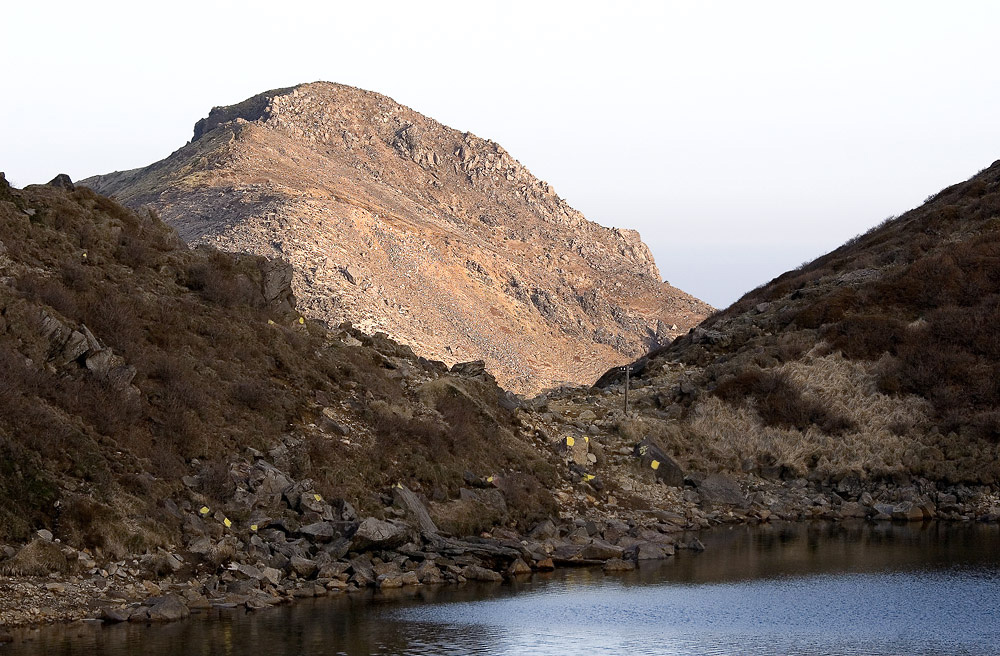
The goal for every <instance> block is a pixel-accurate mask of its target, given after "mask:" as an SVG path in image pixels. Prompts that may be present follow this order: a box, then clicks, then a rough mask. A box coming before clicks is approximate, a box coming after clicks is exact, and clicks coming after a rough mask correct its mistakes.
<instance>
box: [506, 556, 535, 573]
mask: <svg viewBox="0 0 1000 656" xmlns="http://www.w3.org/2000/svg"><path fill="white" fill-rule="evenodd" d="M507 573H508V574H510V575H511V576H524V575H525V574H531V567H529V566H528V563H526V562H524V561H523V560H521V559H520V558H516V559H515V560H514V562H512V563H511V564H510V566H508V567H507Z"/></svg>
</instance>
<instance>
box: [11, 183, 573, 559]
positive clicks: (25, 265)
mask: <svg viewBox="0 0 1000 656" xmlns="http://www.w3.org/2000/svg"><path fill="white" fill-rule="evenodd" d="M61 184H62V185H63V187H64V188H60V187H59V186H56V185H48V186H31V187H28V188H26V189H25V190H23V191H18V190H14V189H11V188H10V187H9V186H8V185H7V183H6V181H4V180H3V179H2V177H0V283H2V284H0V408H2V412H0V540H4V539H24V538H25V537H26V536H27V535H28V534H29V533H30V532H31V531H33V530H35V529H38V528H43V527H48V528H49V529H52V530H54V532H55V533H56V535H57V536H60V537H62V539H63V540H64V541H68V542H71V543H73V544H77V545H78V546H91V547H95V546H96V547H102V548H103V549H105V551H106V552H110V553H117V554H122V553H125V552H126V551H139V552H140V553H141V552H142V551H143V550H144V549H145V548H147V547H152V546H155V545H157V544H166V543H167V542H173V543H177V542H178V541H179V532H180V529H181V524H182V522H181V519H182V515H180V514H178V512H177V509H178V507H179V506H182V508H181V509H182V510H183V509H184V508H183V506H184V504H187V505H188V506H190V505H191V504H195V506H194V507H195V508H197V505H198V504H202V503H204V504H205V505H207V506H210V507H212V508H224V509H226V511H227V513H228V516H229V517H230V518H241V519H249V514H250V513H251V512H252V511H253V509H254V508H255V507H256V506H254V504H253V503H251V502H249V501H248V500H247V498H246V494H247V492H246V490H245V489H244V490H242V491H241V490H240V489H239V486H237V485H236V484H235V483H234V480H235V479H233V478H232V477H233V474H232V471H233V470H232V468H233V467H237V466H238V463H239V462H241V461H242V460H246V459H248V460H249V461H250V462H252V461H253V460H254V455H253V454H255V453H256V454H257V455H258V456H259V455H260V454H269V455H267V456H266V457H267V458H268V460H270V461H272V462H273V463H274V464H275V465H277V466H279V467H281V469H282V470H283V471H285V472H286V474H287V475H288V476H291V477H293V478H294V479H307V478H308V479H311V483H309V484H310V485H314V486H315V489H316V490H319V491H321V493H322V494H323V495H325V496H326V497H328V498H330V499H335V498H346V499H349V500H350V502H351V503H352V504H354V505H355V506H357V508H358V509H359V510H361V511H372V510H378V509H380V508H381V507H382V505H383V504H382V502H381V501H380V500H379V496H378V495H379V493H380V492H382V491H384V490H388V489H390V487H391V486H392V485H393V484H395V483H397V482H399V481H405V482H406V483H407V484H408V485H410V486H411V487H412V488H414V489H417V490H420V491H421V492H422V493H423V494H425V495H427V496H428V497H435V498H437V499H441V500H444V499H448V498H450V497H456V496H457V495H458V491H459V488H460V487H461V486H463V485H467V483H466V482H465V479H464V478H463V475H464V474H465V472H466V471H474V472H479V473H496V474H498V475H499V474H500V473H501V472H505V471H506V472H509V474H508V476H511V475H513V476H514V477H515V480H523V484H524V485H527V486H528V487H530V489H531V490H535V491H537V492H538V494H537V495H536V494H534V493H532V494H527V493H526V494H525V495H523V499H522V501H523V502H522V504H521V506H520V507H522V508H523V510H524V511H525V512H527V513H528V515H526V517H527V516H531V517H532V518H533V519H534V518H537V517H539V516H545V514H546V509H549V510H550V509H551V508H552V504H553V502H552V501H551V496H550V495H549V494H548V492H546V491H544V490H545V489H546V488H548V487H551V486H553V485H555V484H556V481H557V476H556V470H555V469H554V468H553V467H552V466H551V465H549V464H548V462H547V460H546V458H551V457H552V456H551V455H550V454H549V453H547V451H546V450H539V449H537V448H536V446H535V445H534V444H533V443H532V442H531V441H530V440H528V439H525V438H524V437H523V436H522V434H521V431H520V429H519V428H518V422H517V420H516V417H515V415H514V412H513V408H514V405H513V404H512V403H511V401H510V398H509V395H508V394H506V393H503V392H502V391H501V390H500V389H499V388H498V387H497V386H496V384H495V382H493V381H492V380H491V379H490V378H489V377H487V376H483V375H478V376H476V375H475V374H476V372H475V371H472V372H470V375H466V376H462V375H458V374H449V373H447V369H446V368H445V367H444V365H443V364H441V363H440V362H431V361H428V360H425V359H420V358H417V357H415V356H414V355H413V354H412V352H411V351H410V350H409V349H408V348H406V347H402V346H399V345H397V344H395V343H394V342H391V341H389V340H387V339H385V338H384V337H381V336H376V337H369V336H366V335H364V334H363V333H360V332H358V331H356V330H350V329H347V328H344V329H337V330H334V331H327V330H326V329H324V328H323V327H322V325H321V324H319V323H317V322H314V321H306V320H303V319H302V318H300V316H299V315H298V313H297V312H296V311H295V309H294V298H293V296H292V294H291V292H290V289H289V286H288V283H289V280H290V278H291V271H290V267H289V266H288V265H287V264H284V263H281V262H275V261H269V260H266V259H264V258H261V257H257V256H243V255H230V254H226V253H221V252H218V251H216V250H214V249H210V248H205V247H201V248H198V249H194V250H190V249H188V247H187V246H185V244H184V243H183V241H181V240H180V239H179V238H178V237H177V235H176V233H175V232H174V231H173V230H171V229H170V228H168V227H167V226H166V225H164V224H163V223H162V222H160V221H159V219H157V218H156V217H155V216H153V215H150V214H135V213H133V212H131V211H129V210H127V209H125V208H123V207H122V206H120V205H118V204H117V203H115V202H114V201H111V200H110V199H108V198H105V197H102V196H99V195H97V194H95V193H94V192H93V191H91V190H89V189H86V188H77V189H75V190H74V189H72V188H71V184H70V183H69V182H68V180H67V179H62V180H61ZM517 477H521V478H520V479H518V478H517ZM543 482H544V485H543ZM278 492H279V493H280V492H281V490H278ZM165 504H166V505H165ZM508 505H509V508H510V510H511V512H512V513H513V515H512V518H513V519H514V521H517V520H516V515H517V514H518V512H520V511H518V510H517V508H518V507H519V505H518V501H517V500H516V499H513V498H512V499H511V500H510V503H509V504H508ZM379 512H381V511H379ZM539 513H541V515H539Z"/></svg>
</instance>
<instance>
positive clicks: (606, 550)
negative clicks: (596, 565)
mask: <svg viewBox="0 0 1000 656" xmlns="http://www.w3.org/2000/svg"><path fill="white" fill-rule="evenodd" d="M623 552H624V549H622V548H621V547H616V546H614V545H612V544H608V543H607V542H605V541H604V540H594V541H593V542H591V543H590V544H587V545H584V547H583V549H582V550H581V551H580V557H581V558H583V559H585V560H609V559H612V558H621V557H622V553H623Z"/></svg>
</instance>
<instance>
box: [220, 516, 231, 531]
mask: <svg viewBox="0 0 1000 656" xmlns="http://www.w3.org/2000/svg"><path fill="white" fill-rule="evenodd" d="M222 523H223V524H225V525H226V528H229V527H230V526H232V525H233V523H232V522H231V521H229V518H228V517H225V518H223V520H222Z"/></svg>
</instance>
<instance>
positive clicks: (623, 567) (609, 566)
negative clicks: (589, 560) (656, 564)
mask: <svg viewBox="0 0 1000 656" xmlns="http://www.w3.org/2000/svg"><path fill="white" fill-rule="evenodd" d="M603 569H604V571H605V572H631V571H632V570H634V569H635V563H633V562H632V561H629V560H622V559H621V558H611V559H609V560H608V561H607V562H606V563H604V568H603Z"/></svg>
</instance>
